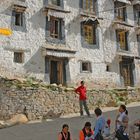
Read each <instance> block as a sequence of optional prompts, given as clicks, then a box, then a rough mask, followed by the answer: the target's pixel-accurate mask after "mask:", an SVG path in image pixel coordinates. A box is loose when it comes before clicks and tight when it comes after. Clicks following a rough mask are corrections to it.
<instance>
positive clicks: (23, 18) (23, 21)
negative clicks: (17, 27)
mask: <svg viewBox="0 0 140 140" xmlns="http://www.w3.org/2000/svg"><path fill="white" fill-rule="evenodd" d="M22 25H23V27H24V28H25V29H26V17H25V13H23V14H22Z"/></svg>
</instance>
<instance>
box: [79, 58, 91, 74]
mask: <svg viewBox="0 0 140 140" xmlns="http://www.w3.org/2000/svg"><path fill="white" fill-rule="evenodd" d="M80 65H81V68H80V69H81V73H92V64H91V62H90V61H81V63H80ZM84 65H85V66H84Z"/></svg>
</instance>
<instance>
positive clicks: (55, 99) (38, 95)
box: [0, 85, 140, 120]
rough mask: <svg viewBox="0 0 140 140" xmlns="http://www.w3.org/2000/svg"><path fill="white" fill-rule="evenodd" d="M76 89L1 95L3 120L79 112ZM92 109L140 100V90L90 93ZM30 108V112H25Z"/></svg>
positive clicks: (28, 89)
mask: <svg viewBox="0 0 140 140" xmlns="http://www.w3.org/2000/svg"><path fill="white" fill-rule="evenodd" d="M73 90H74V89H72V88H64V87H59V86H56V85H51V86H47V87H41V88H40V87H36V88H35V87H34V88H33V87H24V88H23V87H22V88H21V87H20V88H17V87H10V88H3V89H2V88H1V91H0V119H9V118H10V117H11V116H12V115H15V114H16V113H23V111H26V113H27V114H28V118H29V120H35V119H46V118H48V117H59V116H60V115H67V114H71V113H78V112H79V101H78V95H76V94H75V93H74V91H73ZM87 97H88V106H89V109H90V110H93V109H94V108H95V107H97V106H118V105H119V104H121V103H125V104H127V103H129V102H133V101H139V100H140V90H139V89H112V90H88V91H87ZM25 107H26V109H25Z"/></svg>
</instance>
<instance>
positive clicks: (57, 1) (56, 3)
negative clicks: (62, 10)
mask: <svg viewBox="0 0 140 140" xmlns="http://www.w3.org/2000/svg"><path fill="white" fill-rule="evenodd" d="M54 1H55V2H54ZM51 3H52V5H56V6H61V0H51Z"/></svg>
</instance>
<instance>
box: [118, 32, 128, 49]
mask: <svg viewBox="0 0 140 140" xmlns="http://www.w3.org/2000/svg"><path fill="white" fill-rule="evenodd" d="M116 37H117V45H118V48H119V49H121V50H125V51H128V32H126V31H124V30H116Z"/></svg>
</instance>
